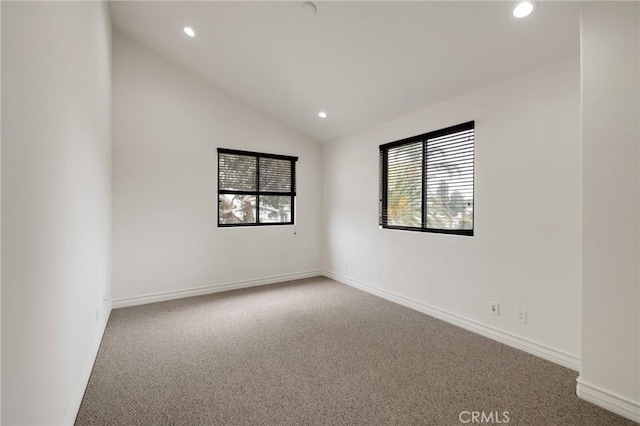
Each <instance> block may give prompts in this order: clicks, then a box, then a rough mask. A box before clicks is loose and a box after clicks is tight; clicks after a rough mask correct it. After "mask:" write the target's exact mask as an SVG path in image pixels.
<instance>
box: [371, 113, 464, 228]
mask: <svg viewBox="0 0 640 426" xmlns="http://www.w3.org/2000/svg"><path fill="white" fill-rule="evenodd" d="M469 130H473V163H472V164H473V170H472V180H471V181H472V185H473V199H472V205H473V208H472V211H471V221H472V222H471V223H472V227H471V229H443V228H429V227H427V223H426V220H425V218H426V216H427V215H426V209H427V196H426V190H427V167H428V162H427V141H428V140H429V139H435V138H440V137H443V136H447V135H450V134H455V133H459V132H463V131H469ZM420 141H421V142H423V144H422V145H423V147H422V167H421V170H422V175H421V176H422V194H421V197H422V198H421V212H420V213H421V226H420V227H412V226H398V225H389V224H388V218H387V215H386V209H387V201H388V200H387V189H388V188H387V184H388V166H389V163H388V153H389V149H391V148H396V147H399V146H402V145H408V144H413V143H416V142H420ZM379 161H380V164H379V167H380V196H379V209H378V224H379V226H380V227H381V228H383V229H394V230H401V231H418V232H430V233H436V234H451V235H462V236H469V237H473V235H474V230H475V226H476V223H475V198H476V197H475V171H476V167H475V120H472V121H468V122H466V123H461V124H458V125H455V126H451V127H447V128H444V129H439V130H435V131H432V132H427V133H423V134H421V135H416V136H411V137H409V138H405V139H401V140H397V141H394V142H389V143H386V144H382V145H380V158H379Z"/></svg>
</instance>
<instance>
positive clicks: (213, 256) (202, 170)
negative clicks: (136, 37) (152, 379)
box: [113, 32, 322, 300]
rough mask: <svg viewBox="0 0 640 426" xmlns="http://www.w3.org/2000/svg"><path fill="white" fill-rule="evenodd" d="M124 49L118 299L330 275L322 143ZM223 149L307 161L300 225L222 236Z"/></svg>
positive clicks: (301, 167) (116, 155)
mask: <svg viewBox="0 0 640 426" xmlns="http://www.w3.org/2000/svg"><path fill="white" fill-rule="evenodd" d="M186 41H189V40H186ZM113 46H114V51H113V54H114V57H113V66H114V69H113V78H114V80H113V111H114V115H113V297H114V300H121V299H127V298H131V297H139V296H146V295H150V294H157V293H167V292H175V291H186V290H190V289H194V288H199V287H206V286H217V285H222V284H227V283H236V282H239V281H246V280H258V279H264V278H269V277H274V276H281V275H289V274H297V273H304V272H308V271H317V270H319V269H320V263H321V248H320V247H321V220H322V211H321V205H322V182H321V181H322V149H321V146H320V145H319V144H317V143H316V142H313V141H310V140H308V139H306V138H304V137H302V136H300V135H298V134H296V133H294V132H293V131H291V130H289V129H288V128H286V127H285V126H284V125H282V124H280V123H279V122H277V121H275V120H273V119H271V118H269V117H267V116H265V115H264V114H262V113H260V112H258V111H256V110H254V109H252V108H250V107H249V106H247V105H246V104H244V103H242V102H240V101H238V100H236V99H234V98H233V97H231V96H229V95H227V94H226V93H224V92H222V91H221V90H219V89H217V88H216V87H215V86H214V85H213V84H212V83H210V82H209V81H207V80H204V79H202V78H200V77H198V76H197V75H195V74H192V73H190V72H188V71H186V70H184V69H183V68H181V67H180V66H179V65H177V64H173V63H171V62H169V61H167V60H165V59H163V58H162V57H160V56H159V55H157V54H156V53H154V52H152V51H151V50H148V49H146V48H145V47H143V46H142V45H140V44H138V43H136V42H134V41H132V40H130V39H129V38H127V37H126V36H124V35H121V34H119V33H118V32H115V33H114V41H113ZM218 147H224V148H232V149H243V150H249V151H258V152H267V153H274V154H283V155H295V156H298V157H299V161H298V163H297V166H296V167H297V191H298V196H297V203H296V216H297V217H296V226H295V228H294V227H293V226H270V227H259V228H256V227H247V228H233V229H230V228H218V227H217V197H218V195H217V151H216V148H218ZM294 229H295V231H297V235H294ZM241 265H243V266H244V268H245V269H244V272H241Z"/></svg>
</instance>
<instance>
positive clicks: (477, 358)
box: [76, 278, 637, 426]
mask: <svg viewBox="0 0 640 426" xmlns="http://www.w3.org/2000/svg"><path fill="white" fill-rule="evenodd" d="M576 376H577V375H576V373H575V372H573V371H571V370H569V369H566V368H563V367H560V366H558V365H555V364H553V363H551V362H548V361H545V360H542V359H540V358H537V357H535V356H532V355H528V354H526V353H524V352H521V351H518V350H516V349H513V348H510V347H508V346H505V345H502V344H500V343H497V342H494V341H492V340H489V339H487V338H484V337H481V336H479V335H476V334H473V333H471V332H468V331H465V330H463V329H460V328H458V327H455V326H452V325H450V324H447V323H445V322H442V321H439V320H437V319H434V318H431V317H429V316H427V315H424V314H421V313H418V312H415V311H412V310H410V309H408V308H405V307H402V306H399V305H396V304H394V303H391V302H388V301H386V300H383V299H380V298H377V297H375V296H372V295H369V294H367V293H364V292H361V291H358V290H355V289H352V288H350V287H347V286H344V285H342V284H338V283H336V282H335V281H331V280H329V279H326V278H313V279H307V280H301V281H295V282H290V283H283V284H276V285H270V286H264V287H256V288H252V289H245V290H237V291H231V292H226V293H218V294H214V295H208V296H201V297H194V298H189V299H180V300H174V301H169V302H163V303H155V304H151V305H144V306H138V307H132V308H125V309H117V310H114V311H113V312H112V314H111V318H110V320H109V324H108V326H107V330H106V333H105V336H104V339H103V341H102V345H101V347H100V351H99V353H98V357H97V360H96V363H95V366H94V368H93V372H92V374H91V379H90V380H89V385H88V387H87V390H86V393H85V396H84V399H83V401H82V406H81V407H80V412H79V414H78V417H77V420H76V424H77V425H152V424H153V425H269V424H279V425H320V424H322V425H325V424H326V425H356V424H360V425H393V424H402V425H405V424H406V425H409V424H416V425H461V424H473V423H471V422H470V420H471V419H472V417H471V416H473V414H472V413H471V412H473V411H479V412H484V415H485V417H484V420H493V422H485V423H484V424H504V423H507V421H506V420H507V418H506V417H508V424H510V425H580V426H585V425H627V424H628V425H635V423H632V422H630V421H627V420H625V419H623V418H622V417H619V416H616V415H615V414H612V413H609V412H607V411H605V410H603V409H600V408H598V407H596V406H594V405H591V404H589V403H587V402H584V401H582V400H580V399H578V398H577V397H576V396H575V386H576V381H575V380H576ZM505 411H507V412H508V414H506V417H505V413H504V412H505ZM461 412H465V413H463V414H462V418H461V417H460V413H461ZM466 412H469V413H468V414H467V413H466ZM478 416H481V414H478ZM489 416H491V417H489ZM477 419H478V420H482V417H477ZM461 420H462V421H467V422H466V423H463V422H462V421H461ZM476 424H478V423H477V422H476ZM636 426H637V425H636Z"/></svg>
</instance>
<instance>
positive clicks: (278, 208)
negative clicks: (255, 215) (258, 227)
mask: <svg viewBox="0 0 640 426" xmlns="http://www.w3.org/2000/svg"><path fill="white" fill-rule="evenodd" d="M291 202H292V197H291V196H288V195H284V196H283V195H261V196H260V223H290V222H292V218H291Z"/></svg>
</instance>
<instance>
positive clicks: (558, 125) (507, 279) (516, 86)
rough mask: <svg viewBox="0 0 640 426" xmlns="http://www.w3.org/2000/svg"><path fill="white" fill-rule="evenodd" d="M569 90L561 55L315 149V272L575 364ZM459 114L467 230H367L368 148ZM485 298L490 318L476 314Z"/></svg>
mask: <svg viewBox="0 0 640 426" xmlns="http://www.w3.org/2000/svg"><path fill="white" fill-rule="evenodd" d="M579 90H580V89H579V63H578V58H570V59H567V60H564V61H562V62H560V63H556V64H553V65H550V66H548V67H545V68H542V69H538V70H535V71H533V72H530V73H528V74H525V75H521V76H519V77H516V78H514V79H511V80H507V81H504V82H500V83H497V84H495V85H492V86H490V87H487V88H484V89H482V90H478V91H475V92H472V93H469V94H466V95H464V96H460V97H458V98H455V99H452V100H450V101H447V102H444V103H441V104H439V105H436V106H433V107H430V108H427V109H423V110H421V111H418V112H415V113H413V114H410V115H407V116H404V117H401V118H398V119H395V120H392V121H390V122H387V123H384V124H381V125H379V126H376V127H374V128H371V129H368V130H366V131H363V132H360V133H358V134H355V135H353V136H350V137H348V138H345V139H343V140H340V141H337V142H335V143H332V144H329V145H327V146H326V147H325V151H324V176H325V181H324V200H325V204H324V223H325V229H324V249H323V252H324V268H325V269H326V270H327V271H328V272H329V273H330V275H331V276H333V277H336V278H338V279H340V280H342V281H345V282H348V283H351V284H354V285H366V286H371V287H373V289H371V288H369V290H370V291H374V292H377V293H378V294H381V295H383V296H387V297H391V298H392V299H393V300H398V301H401V302H405V303H407V302H408V304H410V305H411V306H413V307H417V308H419V309H422V310H424V311H426V312H429V313H432V314H436V315H438V316H440V317H442V318H447V319H448V320H453V322H456V323H457V324H460V325H463V326H466V327H468V328H471V329H473V330H474V331H477V332H481V333H483V334H485V335H490V336H492V337H497V338H500V339H501V340H503V341H508V342H509V343H511V344H515V345H516V346H520V347H523V346H524V348H525V349H527V350H529V351H531V352H534V353H537V354H539V355H541V356H545V357H547V358H549V359H553V360H554V361H556V362H560V363H563V364H564V365H568V366H572V367H573V368H575V369H577V368H578V354H579V336H580V229H581V227H580V204H581V199H580V191H581V164H580V152H581V151H580V121H579V119H580V92H579ZM469 120H475V123H476V165H475V236H474V237H464V236H451V235H441V234H429V233H420V232H407V231H394V230H381V229H378V180H379V177H378V153H379V151H378V146H379V145H380V144H383V143H386V142H392V141H395V140H398V139H402V138H406V137H409V136H413V135H416V134H421V133H424V132H427V131H431V130H437V129H440V128H444V127H448V126H451V125H455V124H459V123H463V122H466V121H469ZM347 263H348V265H347ZM376 289H377V290H382V293H381V292H379V291H377V290H376ZM390 293H393V294H390ZM394 295H397V296H400V298H397V297H394ZM492 300H495V301H498V302H499V303H500V309H501V313H500V316H494V315H491V314H490V313H489V312H488V302H489V301H492ZM518 307H523V308H526V309H527V311H528V314H529V318H528V323H527V324H522V323H518V322H516V308H518Z"/></svg>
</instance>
